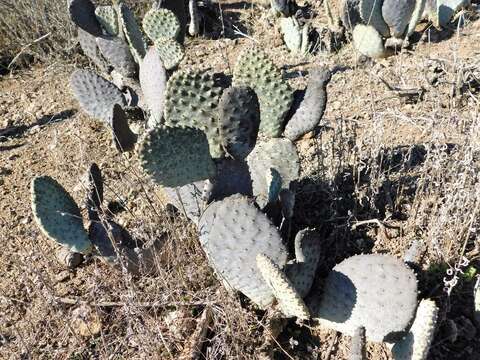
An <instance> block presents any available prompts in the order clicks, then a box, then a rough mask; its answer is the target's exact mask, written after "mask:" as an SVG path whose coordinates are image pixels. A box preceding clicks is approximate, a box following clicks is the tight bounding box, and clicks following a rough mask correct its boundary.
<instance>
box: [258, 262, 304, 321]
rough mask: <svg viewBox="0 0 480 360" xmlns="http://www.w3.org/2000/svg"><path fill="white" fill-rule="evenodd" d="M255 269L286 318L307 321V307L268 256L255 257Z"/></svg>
mask: <svg viewBox="0 0 480 360" xmlns="http://www.w3.org/2000/svg"><path fill="white" fill-rule="evenodd" d="M257 267H258V269H259V271H260V273H261V274H262V276H263V279H264V280H265V282H266V283H267V284H268V286H269V287H270V289H271V290H272V292H273V295H274V296H275V299H276V300H277V302H278V305H279V307H280V310H281V311H282V313H283V314H284V315H285V316H287V317H293V316H295V317H297V318H299V319H302V320H307V319H308V318H309V317H310V313H309V311H308V308H307V306H306V305H305V303H304V302H303V299H302V297H301V296H300V295H299V294H298V293H297V291H296V290H295V288H294V287H293V285H292V283H291V282H290V280H289V279H288V278H287V277H286V276H285V274H284V273H283V272H282V271H281V270H280V268H279V267H278V265H277V264H275V263H274V262H273V261H272V260H271V259H269V258H268V256H265V255H263V254H259V255H257Z"/></svg>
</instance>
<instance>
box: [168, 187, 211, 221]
mask: <svg viewBox="0 0 480 360" xmlns="http://www.w3.org/2000/svg"><path fill="white" fill-rule="evenodd" d="M207 182H208V181H197V182H195V183H192V184H187V185H184V186H180V187H176V188H169V187H164V188H163V191H164V192H165V194H166V195H167V197H168V203H169V204H171V205H173V206H175V207H176V208H177V209H178V211H179V212H180V213H181V214H183V215H185V216H186V217H187V218H188V219H190V220H191V221H192V222H193V223H194V224H197V223H198V220H199V219H200V216H201V215H202V213H203V211H204V209H205V206H206V205H207V201H206V199H205V198H204V195H203V194H204V192H205V188H206V187H207V186H208V184H207Z"/></svg>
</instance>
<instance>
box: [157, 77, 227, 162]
mask: <svg viewBox="0 0 480 360" xmlns="http://www.w3.org/2000/svg"><path fill="white" fill-rule="evenodd" d="M220 94H221V88H219V87H217V86H216V85H215V82H214V80H213V78H212V76H211V75H209V74H207V73H199V72H192V71H177V72H175V73H174V74H173V75H172V76H171V77H170V79H169V80H168V83H167V92H166V95H165V109H164V113H165V123H166V124H167V125H170V126H190V127H194V128H197V129H200V130H202V131H204V132H205V134H206V135H207V139H208V142H209V145H210V153H211V154H212V156H213V157H214V158H217V157H221V156H222V154H223V151H222V149H221V139H220V136H219V131H220V129H219V120H218V101H219V98H220Z"/></svg>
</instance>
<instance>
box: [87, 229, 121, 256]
mask: <svg viewBox="0 0 480 360" xmlns="http://www.w3.org/2000/svg"><path fill="white" fill-rule="evenodd" d="M122 230H123V229H122V228H121V227H120V226H119V225H118V224H116V223H115V222H113V221H108V222H105V223H102V222H100V221H93V222H92V223H90V226H89V228H88V236H89V238H90V239H91V241H92V244H93V245H94V246H95V248H96V249H97V252H98V253H99V255H100V256H101V257H102V258H103V259H104V260H106V261H108V262H110V263H113V262H115V260H117V252H116V251H115V247H117V248H119V247H122V242H123V240H124V239H123V231H122Z"/></svg>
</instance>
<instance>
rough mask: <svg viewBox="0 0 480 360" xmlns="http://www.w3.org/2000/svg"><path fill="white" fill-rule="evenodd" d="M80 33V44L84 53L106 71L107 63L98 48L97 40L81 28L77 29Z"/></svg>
mask: <svg viewBox="0 0 480 360" xmlns="http://www.w3.org/2000/svg"><path fill="white" fill-rule="evenodd" d="M77 33H78V42H79V43H80V47H81V48H82V50H83V53H84V54H85V55H86V56H87V57H88V58H90V60H92V61H93V62H94V64H95V65H97V66H98V68H99V69H100V70H102V71H106V69H107V63H106V62H105V60H104V59H103V58H102V55H101V54H100V50H99V49H98V46H97V38H96V37H95V36H93V35H91V34H89V33H88V32H86V31H84V30H82V29H81V28H78V29H77Z"/></svg>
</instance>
